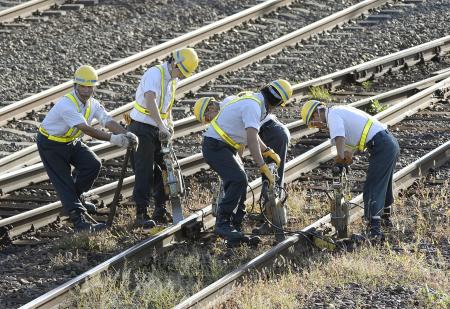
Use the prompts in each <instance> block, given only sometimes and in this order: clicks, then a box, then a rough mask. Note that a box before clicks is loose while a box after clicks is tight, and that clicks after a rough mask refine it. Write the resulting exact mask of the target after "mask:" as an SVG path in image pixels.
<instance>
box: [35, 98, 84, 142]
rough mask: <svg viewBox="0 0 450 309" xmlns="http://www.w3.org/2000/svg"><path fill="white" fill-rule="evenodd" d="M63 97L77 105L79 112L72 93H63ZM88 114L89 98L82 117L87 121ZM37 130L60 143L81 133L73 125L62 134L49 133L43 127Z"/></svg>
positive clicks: (70, 139)
mask: <svg viewBox="0 0 450 309" xmlns="http://www.w3.org/2000/svg"><path fill="white" fill-rule="evenodd" d="M65 97H67V98H69V99H70V100H71V101H72V103H73V104H75V106H76V107H77V110H78V112H79V113H81V110H80V106H79V105H78V102H77V100H76V99H75V97H74V96H73V94H71V93H68V94H66V95H65ZM90 114H91V100H90V99H89V101H88V102H87V108H86V111H85V112H84V119H86V121H88V119H89V116H90ZM39 132H41V134H42V135H44V136H45V137H47V138H48V139H49V140H51V141H55V142H60V143H69V142H71V141H73V140H74V139H76V138H78V137H79V136H80V135H81V133H82V132H81V131H80V130H78V129H77V128H75V127H72V128H70V129H69V130H68V131H67V132H66V133H65V134H64V135H63V136H55V135H50V134H48V132H47V131H46V130H45V129H44V128H43V127H39ZM74 132H75V133H74Z"/></svg>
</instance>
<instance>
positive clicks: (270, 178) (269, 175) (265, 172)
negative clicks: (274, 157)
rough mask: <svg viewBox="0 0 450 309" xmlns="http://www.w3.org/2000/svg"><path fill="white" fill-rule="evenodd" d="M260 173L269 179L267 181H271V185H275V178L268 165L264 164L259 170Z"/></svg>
mask: <svg viewBox="0 0 450 309" xmlns="http://www.w3.org/2000/svg"><path fill="white" fill-rule="evenodd" d="M259 171H260V172H261V175H264V176H266V177H267V180H268V181H269V185H273V183H274V182H275V179H274V178H273V174H272V172H271V171H270V170H269V167H268V166H267V164H264V165H263V166H261V167H260V168H259Z"/></svg>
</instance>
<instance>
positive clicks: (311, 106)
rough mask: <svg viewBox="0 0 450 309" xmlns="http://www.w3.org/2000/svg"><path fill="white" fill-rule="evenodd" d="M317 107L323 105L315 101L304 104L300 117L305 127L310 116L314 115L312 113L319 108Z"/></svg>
mask: <svg viewBox="0 0 450 309" xmlns="http://www.w3.org/2000/svg"><path fill="white" fill-rule="evenodd" d="M319 105H323V103H322V102H320V101H316V100H310V101H308V102H306V103H305V104H303V106H302V111H301V116H302V119H303V122H304V123H305V124H306V125H307V126H309V122H310V120H311V116H312V114H313V113H314V111H315V110H316V108H317V107H319Z"/></svg>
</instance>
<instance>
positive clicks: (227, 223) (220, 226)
mask: <svg viewBox="0 0 450 309" xmlns="http://www.w3.org/2000/svg"><path fill="white" fill-rule="evenodd" d="M214 232H215V233H216V234H217V235H219V236H220V237H222V238H224V239H225V240H227V242H228V243H229V244H230V245H234V244H237V243H240V242H241V241H243V240H244V235H243V234H242V233H240V232H238V231H236V229H234V228H233V227H232V226H231V220H230V217H228V216H226V215H223V214H222V215H220V216H218V217H217V219H216V227H215V229H214Z"/></svg>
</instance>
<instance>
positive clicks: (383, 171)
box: [301, 101, 400, 239]
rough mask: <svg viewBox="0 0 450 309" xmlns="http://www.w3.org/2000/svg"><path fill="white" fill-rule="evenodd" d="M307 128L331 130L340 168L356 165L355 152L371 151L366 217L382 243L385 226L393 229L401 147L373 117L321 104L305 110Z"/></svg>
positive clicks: (373, 235) (308, 105)
mask: <svg viewBox="0 0 450 309" xmlns="http://www.w3.org/2000/svg"><path fill="white" fill-rule="evenodd" d="M301 117H302V119H303V121H304V122H305V124H306V125H308V126H310V127H316V128H326V127H328V129H329V132H330V138H331V141H332V143H333V144H335V145H336V149H337V157H336V166H337V167H338V168H339V169H341V170H342V169H343V168H346V166H348V165H349V164H351V163H352V156H353V152H354V151H364V150H365V149H366V148H367V149H368V151H369V154H370V157H369V169H368V171H367V177H366V181H365V183H364V191H363V197H364V216H365V218H366V220H367V221H368V222H369V225H370V237H371V238H375V239H382V238H383V233H382V231H381V225H382V224H383V225H390V224H391V223H390V214H391V205H392V203H393V201H394V197H393V192H392V179H393V175H394V168H395V164H396V162H397V159H398V156H399V153H400V147H399V145H398V142H397V140H396V139H395V137H394V136H393V135H392V134H391V133H390V132H389V131H388V130H387V129H386V125H384V124H382V123H380V122H379V121H378V120H377V119H375V118H374V117H372V116H370V115H369V114H367V113H365V112H363V111H361V110H358V109H356V108H353V107H348V106H334V107H331V108H328V107H326V106H325V104H324V103H322V102H319V101H308V102H306V103H305V104H304V105H303V107H302V110H301Z"/></svg>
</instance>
